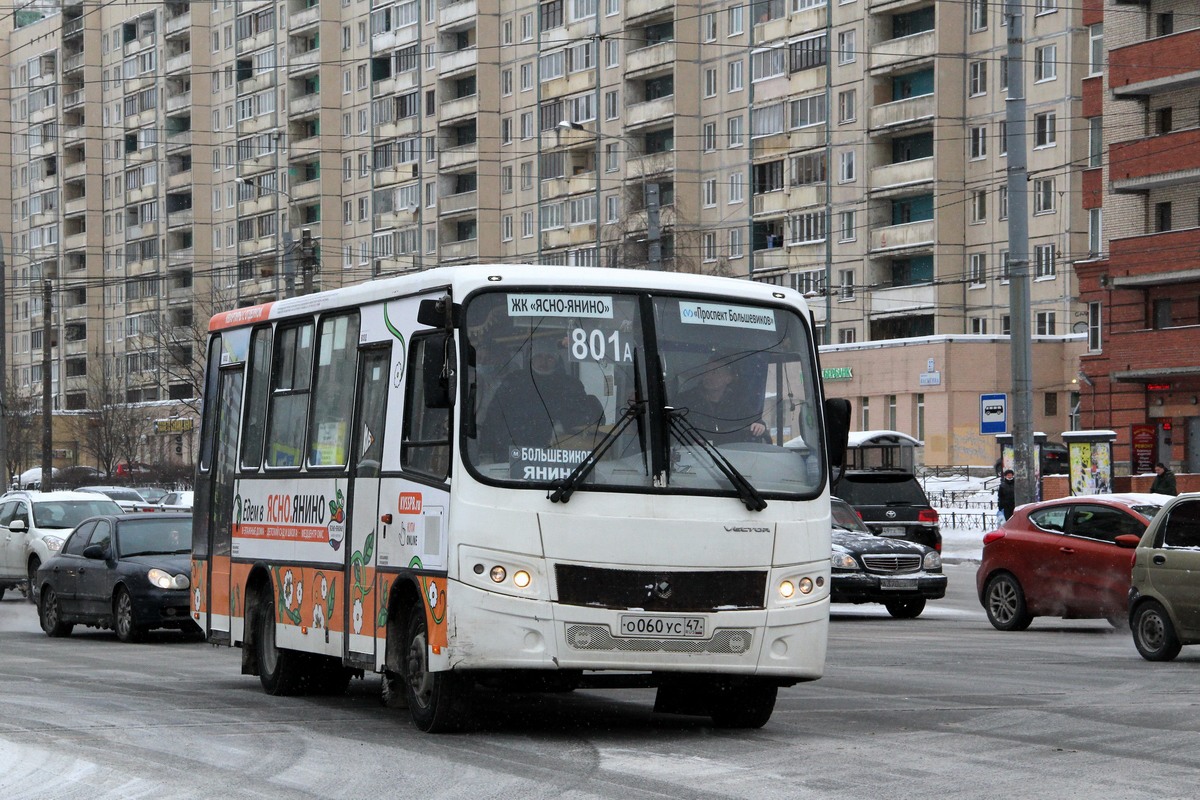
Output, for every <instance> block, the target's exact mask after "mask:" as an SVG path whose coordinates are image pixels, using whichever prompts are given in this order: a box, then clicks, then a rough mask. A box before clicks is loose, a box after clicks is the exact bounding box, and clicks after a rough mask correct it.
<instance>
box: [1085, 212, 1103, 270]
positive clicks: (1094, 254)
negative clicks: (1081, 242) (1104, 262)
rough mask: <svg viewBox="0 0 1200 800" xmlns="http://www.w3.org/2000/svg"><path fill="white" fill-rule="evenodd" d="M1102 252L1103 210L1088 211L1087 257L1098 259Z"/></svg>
mask: <svg viewBox="0 0 1200 800" xmlns="http://www.w3.org/2000/svg"><path fill="white" fill-rule="evenodd" d="M1103 252H1104V209H1103V208H1089V209H1088V256H1089V257H1091V258H1098V257H1099V256H1100V254H1101V253H1103Z"/></svg>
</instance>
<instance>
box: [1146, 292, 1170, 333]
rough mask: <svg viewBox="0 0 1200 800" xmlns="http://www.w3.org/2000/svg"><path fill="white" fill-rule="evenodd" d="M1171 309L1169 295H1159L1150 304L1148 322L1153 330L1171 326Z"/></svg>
mask: <svg viewBox="0 0 1200 800" xmlns="http://www.w3.org/2000/svg"><path fill="white" fill-rule="evenodd" d="M1171 310H1172V309H1171V298H1169V297H1160V298H1158V299H1156V300H1154V301H1153V302H1152V303H1151V304H1150V313H1151V315H1152V319H1151V320H1150V324H1151V325H1152V326H1153V327H1154V329H1155V330H1162V329H1163V328H1170V327H1171V325H1172V321H1171Z"/></svg>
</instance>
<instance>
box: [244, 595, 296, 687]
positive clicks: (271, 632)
mask: <svg viewBox="0 0 1200 800" xmlns="http://www.w3.org/2000/svg"><path fill="white" fill-rule="evenodd" d="M255 609H256V613H255V616H254V620H255V623H256V624H255V630H254V648H255V651H254V652H255V654H256V655H257V657H258V679H259V680H260V681H261V682H262V687H263V690H264V691H266V693H267V694H270V695H275V696H277V697H278V696H285V695H292V694H298V693H299V692H300V689H301V684H302V682H303V677H304V663H303V661H304V660H303V658H302V655H303V654H301V653H297V652H295V651H293V650H282V649H280V648H278V647H276V646H275V597H274V595H273V594H272V592H271V589H270V587H267V588H264V589H263V590H262V591H260V592H259V593H258V602H257V603H255Z"/></svg>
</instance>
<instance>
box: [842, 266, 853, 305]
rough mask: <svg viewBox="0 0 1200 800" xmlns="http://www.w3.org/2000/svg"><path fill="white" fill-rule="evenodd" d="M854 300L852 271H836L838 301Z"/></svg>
mask: <svg viewBox="0 0 1200 800" xmlns="http://www.w3.org/2000/svg"><path fill="white" fill-rule="evenodd" d="M853 299H854V270H852V269H843V270H839V271H838V300H853Z"/></svg>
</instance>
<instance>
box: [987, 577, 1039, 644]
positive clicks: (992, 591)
mask: <svg viewBox="0 0 1200 800" xmlns="http://www.w3.org/2000/svg"><path fill="white" fill-rule="evenodd" d="M983 607H984V608H985V609H986V610H987V616H988V622H990V623H992V627H993V628H995V629H996V630H998V631H1023V630H1025V629H1026V628H1028V627H1029V623H1031V622H1033V617H1032V616H1031V615H1030V614H1029V611H1028V610H1026V607H1025V592H1024V591H1022V590H1021V584H1019V583H1018V582H1017V579H1016V578H1014V577H1013V576H1012V575H1009V574H1008V573H1006V572H1005V573H1001V574H999V575H997V576H995V577H994V578H992V579H991V580H990V581H988V585H987V588H986V589H984V591H983Z"/></svg>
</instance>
